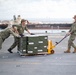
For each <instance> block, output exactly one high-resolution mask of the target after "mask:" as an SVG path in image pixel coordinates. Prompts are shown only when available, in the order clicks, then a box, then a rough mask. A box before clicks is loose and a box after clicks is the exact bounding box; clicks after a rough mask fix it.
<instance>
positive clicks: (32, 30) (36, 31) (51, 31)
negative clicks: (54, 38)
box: [25, 29, 69, 34]
mask: <svg viewBox="0 0 76 75" xmlns="http://www.w3.org/2000/svg"><path fill="white" fill-rule="evenodd" d="M29 31H30V32H31V33H47V34H49V33H67V32H68V31H69V29H29ZM25 33H27V32H26V31H25Z"/></svg>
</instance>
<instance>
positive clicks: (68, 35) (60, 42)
mask: <svg viewBox="0 0 76 75" xmlns="http://www.w3.org/2000/svg"><path fill="white" fill-rule="evenodd" d="M68 36H69V35H67V34H66V35H65V36H64V37H63V38H62V39H61V40H60V41H59V42H56V44H55V46H56V45H58V44H59V43H61V42H62V41H63V40H64V39H65V38H66V37H68Z"/></svg>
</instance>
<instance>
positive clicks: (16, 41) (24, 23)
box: [8, 19, 33, 53]
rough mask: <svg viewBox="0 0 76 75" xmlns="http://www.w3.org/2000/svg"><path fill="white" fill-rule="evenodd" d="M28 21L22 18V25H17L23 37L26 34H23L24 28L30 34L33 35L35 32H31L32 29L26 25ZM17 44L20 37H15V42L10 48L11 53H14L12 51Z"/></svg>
mask: <svg viewBox="0 0 76 75" xmlns="http://www.w3.org/2000/svg"><path fill="white" fill-rule="evenodd" d="M28 23H29V22H28V20H25V19H22V20H21V24H20V25H15V27H16V29H17V31H18V32H19V35H20V36H21V37H23V36H24V35H23V33H24V30H26V31H27V32H28V33H29V34H31V35H33V33H30V31H29V30H28V28H27V26H26V25H27V24H28ZM17 45H18V38H17V37H14V43H13V44H12V45H11V47H10V48H9V49H8V51H9V52H10V53H13V52H12V49H14V48H15V47H16V46H17Z"/></svg>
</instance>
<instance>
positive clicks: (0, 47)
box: [0, 36, 3, 49]
mask: <svg viewBox="0 0 76 75" xmlns="http://www.w3.org/2000/svg"><path fill="white" fill-rule="evenodd" d="M2 43H3V39H2V37H1V36H0V49H2Z"/></svg>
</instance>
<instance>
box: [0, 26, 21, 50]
mask: <svg viewBox="0 0 76 75" xmlns="http://www.w3.org/2000/svg"><path fill="white" fill-rule="evenodd" d="M10 34H12V35H13V36H15V37H19V36H20V35H19V33H18V31H17V30H16V29H15V27H14V26H13V27H11V28H7V29H5V30H3V31H1V32H0V49H1V48H2V43H3V42H4V41H5V39H7V38H8V37H9V36H10Z"/></svg>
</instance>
